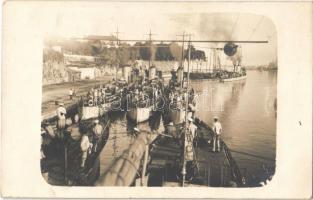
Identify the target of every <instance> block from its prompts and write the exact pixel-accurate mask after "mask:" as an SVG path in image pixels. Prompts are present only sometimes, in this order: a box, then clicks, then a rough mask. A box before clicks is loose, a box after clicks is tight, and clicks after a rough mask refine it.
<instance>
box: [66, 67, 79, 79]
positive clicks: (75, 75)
mask: <svg viewBox="0 0 313 200" xmlns="http://www.w3.org/2000/svg"><path fill="white" fill-rule="evenodd" d="M66 71H67V76H68V82H76V81H79V80H81V71H79V70H74V69H71V68H68V67H67V68H66Z"/></svg>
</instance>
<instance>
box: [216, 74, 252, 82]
mask: <svg viewBox="0 0 313 200" xmlns="http://www.w3.org/2000/svg"><path fill="white" fill-rule="evenodd" d="M246 78H247V75H244V76H239V77H235V78H221V79H220V81H221V82H231V81H240V80H244V79H246Z"/></svg>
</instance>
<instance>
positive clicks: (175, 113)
mask: <svg viewBox="0 0 313 200" xmlns="http://www.w3.org/2000/svg"><path fill="white" fill-rule="evenodd" d="M185 116H186V113H185V111H184V110H174V109H169V119H170V121H172V122H173V123H174V124H175V125H176V124H181V123H183V122H184V121H185Z"/></svg>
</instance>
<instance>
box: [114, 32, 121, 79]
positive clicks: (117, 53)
mask: <svg viewBox="0 0 313 200" xmlns="http://www.w3.org/2000/svg"><path fill="white" fill-rule="evenodd" d="M115 33H116V45H117V46H116V70H115V81H117V73H118V68H119V63H120V62H119V41H118V34H119V33H120V32H118V27H117V29H116V32H115Z"/></svg>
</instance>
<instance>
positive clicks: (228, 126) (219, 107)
mask: <svg viewBox="0 0 313 200" xmlns="http://www.w3.org/2000/svg"><path fill="white" fill-rule="evenodd" d="M276 83H277V71H248V72H247V79H246V80H241V81H237V82H225V83H221V82H214V81H192V82H191V85H192V86H193V88H194V89H195V92H196V93H198V94H199V93H200V94H202V95H200V96H199V98H198V101H197V102H198V104H197V112H196V115H197V116H198V117H199V118H200V119H201V120H203V121H205V122H207V123H210V124H211V123H212V121H213V117H214V116H217V117H219V120H220V122H221V123H222V126H223V133H222V138H223V139H224V141H225V143H226V144H227V145H228V147H229V148H230V149H232V150H234V151H238V152H240V153H234V152H233V157H234V158H235V160H236V161H237V164H238V165H239V167H240V168H241V169H242V171H243V172H246V173H248V174H253V175H255V176H262V175H263V174H264V170H263V165H264V166H267V167H274V166H275V157H276V110H275V106H274V104H275V100H276V94H277V91H276ZM203 93H204V94H205V95H203ZM247 153H248V154H252V155H255V156H252V155H247ZM260 156H261V157H265V158H268V159H263V158H260Z"/></svg>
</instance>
